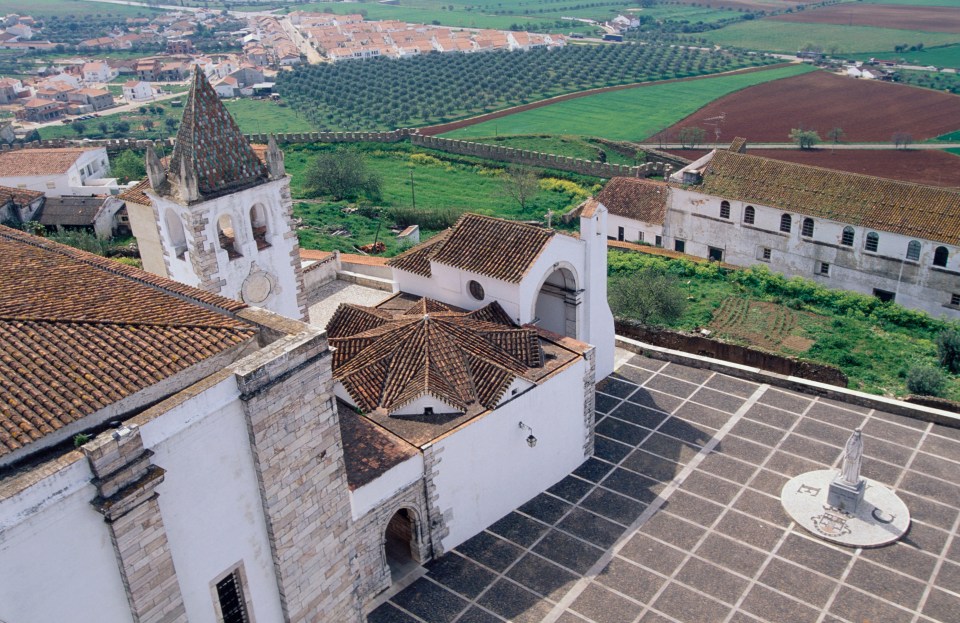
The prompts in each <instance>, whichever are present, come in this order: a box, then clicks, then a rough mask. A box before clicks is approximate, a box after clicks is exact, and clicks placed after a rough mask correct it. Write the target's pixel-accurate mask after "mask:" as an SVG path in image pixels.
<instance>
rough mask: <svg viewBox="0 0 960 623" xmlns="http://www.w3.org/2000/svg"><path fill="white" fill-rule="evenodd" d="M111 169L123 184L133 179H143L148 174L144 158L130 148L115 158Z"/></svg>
mask: <svg viewBox="0 0 960 623" xmlns="http://www.w3.org/2000/svg"><path fill="white" fill-rule="evenodd" d="M110 171H111V173H112V174H113V176H114V177H116V178H117V179H119V180H120V182H121V183H123V184H126V183H127V182H129V181H131V180H142V179H143V178H144V176H145V175H146V174H147V169H146V167H145V166H144V164H143V158H141V157H140V156H138V155H137V153H136V152H135V151H133V150H130V149H128V150H126V151H124V152H121V153H120V155H119V156H117V157H116V158H114V159H113V162H111V163H110Z"/></svg>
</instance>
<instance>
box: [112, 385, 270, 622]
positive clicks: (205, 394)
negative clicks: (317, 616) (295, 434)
mask: <svg viewBox="0 0 960 623" xmlns="http://www.w3.org/2000/svg"><path fill="white" fill-rule="evenodd" d="M134 421H135V422H136V423H138V424H140V426H141V434H142V436H143V440H144V445H145V447H147V448H150V449H151V450H153V452H154V453H155V454H154V456H153V462H154V463H155V464H156V465H159V466H160V467H162V468H164V469H165V470H167V471H166V475H165V478H164V482H163V483H162V484H161V485H160V486H159V487H158V492H159V494H160V497H159V498H158V499H159V503H160V513H161V516H162V517H163V522H164V526H165V528H166V532H167V539H168V542H169V544H170V551H171V555H172V557H173V562H174V567H175V568H176V571H177V578H178V581H179V584H180V590H181V592H182V595H183V602H184V606H185V608H186V612H187V616H188V618H189V620H190V621H192V622H200V623H203V622H209V623H214V622H215V621H216V620H217V619H216V614H215V610H214V599H215V591H214V592H212V591H211V583H212V582H213V581H214V580H216V579H218V578H219V577H220V576H222V574H223V573H225V572H227V571H230V570H231V569H232V568H233V567H234V566H235V565H237V564H238V563H242V564H243V569H244V575H245V578H246V582H247V585H246V586H244V591H245V593H246V595H247V596H248V598H249V602H250V603H251V604H252V608H253V615H254V619H255V620H257V621H279V620H282V618H283V615H282V611H281V606H280V597H279V593H278V591H277V580H276V576H275V571H274V566H273V557H272V554H271V549H270V542H269V539H268V537H267V531H266V524H265V522H264V518H263V506H262V504H261V500H260V492H259V487H258V484H257V476H256V473H255V471H254V465H253V458H252V456H251V453H250V449H249V435H248V431H247V426H246V423H245V420H244V415H243V411H242V407H241V404H240V400H239V394H238V390H237V385H236V381H235V380H234V378H233V377H228V378H226V379H224V380H223V381H221V382H220V383H218V384H216V385H213V386H211V387H208V388H206V389H205V390H204V391H202V392H201V393H199V394H196V395H194V396H191V397H190V398H189V399H187V400H185V401H184V402H181V403H179V404H176V405H174V406H172V407H171V408H170V409H169V410H167V411H166V412H164V413H163V414H162V415H161V416H159V417H155V418H153V419H150V420H148V421H144V422H137V420H134ZM103 620H106V619H103Z"/></svg>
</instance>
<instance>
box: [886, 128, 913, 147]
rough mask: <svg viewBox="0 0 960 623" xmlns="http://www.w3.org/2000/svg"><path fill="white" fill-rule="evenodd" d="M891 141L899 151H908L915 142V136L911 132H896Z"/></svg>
mask: <svg viewBox="0 0 960 623" xmlns="http://www.w3.org/2000/svg"><path fill="white" fill-rule="evenodd" d="M891 140H892V141H893V144H894V145H895V146H896V148H897V149H901V148H902V149H906V148H907V147H909V146H910V143H912V142H913V135H912V134H910V133H909V132H894V133H893V137H891Z"/></svg>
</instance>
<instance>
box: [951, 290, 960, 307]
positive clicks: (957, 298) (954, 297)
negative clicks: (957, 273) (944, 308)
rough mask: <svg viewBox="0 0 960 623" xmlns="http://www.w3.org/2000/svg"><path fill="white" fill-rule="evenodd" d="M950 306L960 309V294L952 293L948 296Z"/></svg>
mask: <svg viewBox="0 0 960 623" xmlns="http://www.w3.org/2000/svg"><path fill="white" fill-rule="evenodd" d="M950 305H952V306H953V307H960V294H957V293H953V294H951V295H950Z"/></svg>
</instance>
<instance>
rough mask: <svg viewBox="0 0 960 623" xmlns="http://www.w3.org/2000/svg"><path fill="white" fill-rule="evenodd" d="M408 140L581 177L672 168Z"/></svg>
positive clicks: (420, 138)
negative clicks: (575, 174) (566, 172)
mask: <svg viewBox="0 0 960 623" xmlns="http://www.w3.org/2000/svg"><path fill="white" fill-rule="evenodd" d="M410 141H411V142H412V143H413V144H414V145H419V146H421V147H427V148H430V149H436V150H439V151H446V152H450V153H455V154H460V155H463V156H475V157H477V158H484V159H487V160H497V161H501V162H512V163H514V164H523V165H528V166H534V167H542V168H546V169H557V170H559V171H569V172H571V173H579V174H581V175H591V176H593V177H604V178H608V179H609V178H611V177H650V176H651V175H663V176H666V175H669V174H670V172H672V170H673V167H672V166H670V165H664V164H663V163H660V162H648V163H646V164H643V165H640V166H635V167H634V166H629V165H625V164H611V163H608V162H596V161H593V160H582V159H580V158H570V157H568V156H558V155H555V154H547V153H543V152H539V151H530V150H527V149H514V148H512V147H504V146H502V145H489V144H487V143H474V142H472V141H460V140H455V139H449V138H440V137H437V136H424V135H422V134H411V135H410Z"/></svg>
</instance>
